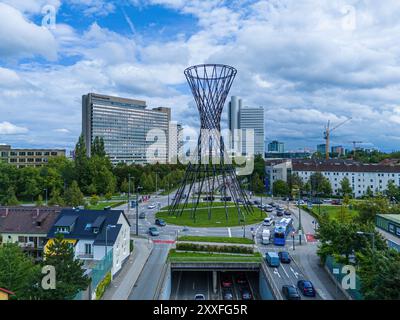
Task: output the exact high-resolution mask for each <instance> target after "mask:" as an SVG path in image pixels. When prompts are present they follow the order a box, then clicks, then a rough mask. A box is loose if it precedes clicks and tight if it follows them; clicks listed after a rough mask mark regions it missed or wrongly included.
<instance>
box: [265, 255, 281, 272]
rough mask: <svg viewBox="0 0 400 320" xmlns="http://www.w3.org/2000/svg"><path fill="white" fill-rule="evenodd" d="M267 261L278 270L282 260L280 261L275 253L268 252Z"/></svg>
mask: <svg viewBox="0 0 400 320" xmlns="http://www.w3.org/2000/svg"><path fill="white" fill-rule="evenodd" d="M265 261H267V264H268V265H269V266H270V267H273V268H278V267H279V265H280V260H279V256H278V254H277V253H276V252H273V251H271V252H267V253H266V254H265Z"/></svg>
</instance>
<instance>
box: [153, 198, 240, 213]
mask: <svg viewBox="0 0 400 320" xmlns="http://www.w3.org/2000/svg"><path fill="white" fill-rule="evenodd" d="M210 205H211V207H213V208H214V207H224V206H225V202H218V201H215V202H213V203H211V202H199V205H198V206H197V208H208V207H209V206H210ZM226 205H227V206H228V207H235V203H234V202H227V203H226ZM183 206H184V203H180V204H179V205H178V208H183ZM170 207H171V206H167V207H164V208H162V209H161V210H162V211H163V210H168V209H169V208H170ZM193 207H195V205H194V204H193V203H192V200H189V202H188V204H187V206H186V208H185V210H189V211H190V209H192V208H193Z"/></svg>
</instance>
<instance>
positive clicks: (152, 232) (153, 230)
mask: <svg viewBox="0 0 400 320" xmlns="http://www.w3.org/2000/svg"><path fill="white" fill-rule="evenodd" d="M149 234H150V235H151V236H152V237H157V236H159V235H160V232H159V231H158V229H157V228H156V227H150V228H149Z"/></svg>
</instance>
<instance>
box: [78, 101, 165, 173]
mask: <svg viewBox="0 0 400 320" xmlns="http://www.w3.org/2000/svg"><path fill="white" fill-rule="evenodd" d="M170 120H171V110H170V109H169V108H155V109H147V106H146V102H145V101H140V100H133V99H125V98H119V97H111V96H104V95H99V94H93V93H89V94H88V95H84V96H83V97H82V131H83V136H84V139H85V144H86V149H87V153H88V156H90V155H91V145H92V142H93V140H94V139H95V138H96V137H100V138H103V140H104V146H105V151H106V153H107V155H108V156H109V158H110V160H111V162H112V163H113V164H114V165H116V164H118V163H121V162H123V163H127V164H146V163H149V162H150V160H151V159H148V157H147V150H148V148H149V147H150V146H151V145H153V144H154V143H156V142H157V141H158V140H154V139H151V140H150V139H148V133H149V132H150V131H151V130H153V129H158V130H161V131H162V132H163V133H164V134H165V148H166V154H165V159H164V161H165V162H167V160H168V135H169V122H170ZM147 140H150V141H147ZM159 141H161V140H159Z"/></svg>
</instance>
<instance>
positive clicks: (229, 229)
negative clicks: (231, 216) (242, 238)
mask: <svg viewBox="0 0 400 320" xmlns="http://www.w3.org/2000/svg"><path fill="white" fill-rule="evenodd" d="M228 234H229V238H232V232H231V228H228Z"/></svg>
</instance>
